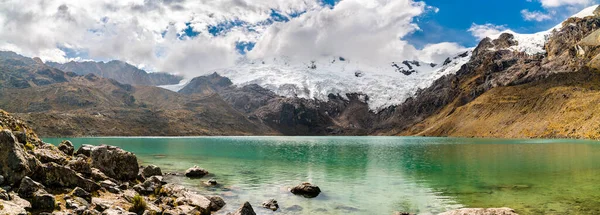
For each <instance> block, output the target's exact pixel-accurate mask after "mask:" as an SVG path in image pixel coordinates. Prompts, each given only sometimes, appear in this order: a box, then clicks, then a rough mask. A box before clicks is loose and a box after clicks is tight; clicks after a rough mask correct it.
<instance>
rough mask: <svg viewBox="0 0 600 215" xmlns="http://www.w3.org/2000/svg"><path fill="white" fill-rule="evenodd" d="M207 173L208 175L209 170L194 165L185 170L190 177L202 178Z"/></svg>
mask: <svg viewBox="0 0 600 215" xmlns="http://www.w3.org/2000/svg"><path fill="white" fill-rule="evenodd" d="M205 175H208V171H206V170H205V169H202V168H200V167H198V166H194V167H192V168H189V169H188V170H187V171H185V176H186V177H188V178H202V177H204V176H205Z"/></svg>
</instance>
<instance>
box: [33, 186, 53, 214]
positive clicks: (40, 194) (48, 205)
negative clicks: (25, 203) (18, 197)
mask: <svg viewBox="0 0 600 215" xmlns="http://www.w3.org/2000/svg"><path fill="white" fill-rule="evenodd" d="M31 203H32V205H33V208H34V209H38V210H40V211H45V212H52V211H54V207H55V205H56V199H55V198H54V196H53V195H51V194H48V193H47V192H46V191H44V190H38V191H37V192H35V193H34V194H33V201H32V202H31Z"/></svg>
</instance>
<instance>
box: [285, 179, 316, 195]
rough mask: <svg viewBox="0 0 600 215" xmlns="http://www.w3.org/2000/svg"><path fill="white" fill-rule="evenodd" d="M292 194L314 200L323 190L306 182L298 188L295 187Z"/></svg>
mask: <svg viewBox="0 0 600 215" xmlns="http://www.w3.org/2000/svg"><path fill="white" fill-rule="evenodd" d="M290 192H292V193H293V194H295V195H301V196H304V197H306V198H314V197H317V196H318V195H319V193H321V189H320V188H319V187H318V186H316V185H313V184H311V183H308V182H304V183H302V184H299V185H298V186H295V187H293V188H292V189H291V190H290Z"/></svg>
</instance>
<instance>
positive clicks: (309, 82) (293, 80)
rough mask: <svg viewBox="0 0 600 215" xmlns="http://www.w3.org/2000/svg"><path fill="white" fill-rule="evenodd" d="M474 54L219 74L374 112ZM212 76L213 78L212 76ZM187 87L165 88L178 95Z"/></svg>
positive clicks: (327, 61) (241, 65)
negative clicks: (359, 97) (358, 101)
mask: <svg viewBox="0 0 600 215" xmlns="http://www.w3.org/2000/svg"><path fill="white" fill-rule="evenodd" d="M471 52H472V49H469V50H465V51H464V52H461V53H457V54H456V55H455V56H451V57H448V58H447V59H446V60H445V61H444V62H435V63H428V62H420V61H399V62H390V63H389V64H387V65H380V66H368V65H365V64H361V63H360V61H359V60H357V59H346V58H344V57H329V58H321V59H319V60H315V61H309V62H297V61H293V60H291V59H290V58H286V57H280V58H272V59H258V60H248V59H243V60H240V61H239V62H238V63H237V64H236V65H235V66H234V67H230V68H225V69H218V70H215V71H212V72H216V73H218V74H220V75H222V76H225V77H228V78H230V79H231V81H232V82H233V83H234V84H235V85H237V86H246V85H250V84H258V85H260V86H262V87H264V88H266V89H269V90H271V91H273V92H275V93H276V94H278V95H281V96H285V97H299V98H307V99H318V100H323V101H326V100H328V96H329V95H330V94H335V95H337V94H339V95H340V96H342V97H345V96H346V94H347V93H360V94H364V95H366V96H368V98H369V99H368V101H367V102H368V104H369V107H370V108H371V109H372V110H380V109H382V108H385V107H388V106H390V105H397V104H401V103H402V102H404V101H405V100H406V99H407V98H408V97H410V96H412V95H414V94H415V93H416V91H417V90H418V89H419V88H425V87H428V86H429V85H431V83H432V82H433V81H434V80H436V79H438V78H440V77H442V76H444V75H447V74H452V73H455V72H456V71H458V69H460V67H461V66H462V65H463V64H465V63H466V62H468V61H469V59H470V56H471ZM212 72H211V73H212ZM183 86H185V84H180V85H171V86H164V87H165V88H167V89H170V90H177V89H179V88H181V87H183Z"/></svg>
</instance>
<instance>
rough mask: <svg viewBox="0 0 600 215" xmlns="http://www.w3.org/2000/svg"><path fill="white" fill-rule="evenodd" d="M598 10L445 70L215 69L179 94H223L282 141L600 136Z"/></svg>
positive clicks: (497, 44)
mask: <svg viewBox="0 0 600 215" xmlns="http://www.w3.org/2000/svg"><path fill="white" fill-rule="evenodd" d="M596 8H597V6H594V7H590V8H587V9H585V10H584V11H582V12H581V13H578V14H576V15H575V16H573V17H571V18H569V19H568V20H566V21H565V22H563V23H562V25H561V26H557V27H554V28H552V29H550V30H548V31H544V32H540V33H536V34H517V33H514V32H512V31H506V32H503V33H501V34H499V35H496V36H493V37H490V38H486V39H484V40H482V41H481V42H480V43H479V45H478V46H477V47H476V48H474V49H472V50H469V51H467V52H465V53H460V54H458V55H456V56H454V57H450V58H448V59H447V60H446V61H445V62H443V63H441V64H435V65H434V64H428V63H424V62H418V61H402V62H400V63H392V67H393V68H392V69H393V70H394V72H396V73H395V75H391V74H393V73H390V70H389V68H388V69H384V70H382V71H376V70H359V69H358V68H359V67H361V66H357V64H355V65H353V64H350V63H348V60H347V59H344V61H342V62H338V61H336V60H332V61H321V62H319V61H313V62H310V63H308V64H304V66H302V65H298V64H294V63H293V62H290V61H287V60H285V59H283V60H282V59H273V60H272V61H264V62H262V61H258V62H256V61H250V62H244V63H242V64H239V65H237V66H236V67H233V68H228V69H221V70H216V71H215V72H217V73H218V74H216V73H215V74H212V75H210V76H209V77H200V78H196V79H194V80H192V81H191V82H190V83H189V84H188V85H187V86H185V87H184V88H183V89H182V90H180V92H181V93H188V94H194V93H200V94H218V95H220V96H221V97H223V98H224V99H225V101H227V102H228V103H229V104H230V105H231V106H233V107H234V108H235V109H237V110H238V111H240V112H243V113H245V114H246V115H247V116H248V117H249V118H253V119H254V118H255V119H258V120H260V121H261V122H263V123H264V124H267V125H269V126H270V127H271V128H273V129H275V130H278V131H279V132H281V133H283V134H293V135H332V134H333V135H367V134H370V135H373V134H375V135H423V136H462V137H511V138H529V137H546V138H555V137H561V138H562V137H568V138H592V139H598V138H600V128H599V127H597V126H595V123H596V122H597V119H596V118H597V117H596V114H594V113H596V112H597V110H596V109H597V108H596V105H594V104H595V103H596V102H597V101H599V100H598V99H600V98H599V97H598V95H600V94H598V93H600V91H599V89H600V88H598V87H597V84H598V83H600V82H598V80H600V79H599V76H600V75H598V69H600V56H599V55H598V54H599V53H600V49H598V47H600V39H599V38H600V37H599V36H598V35H600V31H598V27H599V26H600V17H599V16H597V15H595V12H594V11H595V10H597V9H596ZM340 59H341V58H340ZM453 62H454V63H453ZM365 71H370V72H365ZM373 71H375V72H373ZM243 73H247V74H251V75H246V76H242V75H241V74H243ZM372 73H376V74H372ZM369 74H371V75H373V76H372V77H370V78H369V79H362V78H364V77H368V75H369ZM221 75H222V76H221ZM223 76H225V77H233V78H231V79H230V80H229V79H228V80H226V81H222V80H223V79H225V77H223ZM215 80H216V81H215ZM403 81H404V82H407V83H410V85H402V87H400V86H394V85H393V84H392V83H402V82H403ZM418 81H421V82H418ZM217 82H218V83H231V84H227V85H229V86H228V87H224V86H221V85H215V83H217ZM417 83H420V84H417ZM364 86H368V87H364ZM422 86H424V87H422ZM413 92H414V93H413ZM388 96H389V97H388ZM385 98H388V99H385ZM392 98H393V99H392ZM402 99H404V100H402Z"/></svg>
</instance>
